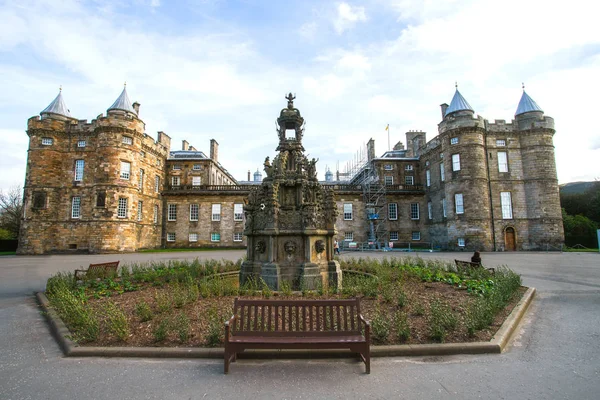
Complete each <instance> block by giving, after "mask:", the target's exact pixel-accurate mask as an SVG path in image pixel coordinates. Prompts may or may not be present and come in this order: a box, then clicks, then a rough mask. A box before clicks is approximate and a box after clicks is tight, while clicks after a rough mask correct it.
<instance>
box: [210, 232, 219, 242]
mask: <svg viewBox="0 0 600 400" xmlns="http://www.w3.org/2000/svg"><path fill="white" fill-rule="evenodd" d="M210 241H211V242H220V241H221V234H220V233H216V232H213V233H211V234H210Z"/></svg>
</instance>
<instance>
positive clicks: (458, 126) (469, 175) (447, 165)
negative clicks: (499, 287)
mask: <svg viewBox="0 0 600 400" xmlns="http://www.w3.org/2000/svg"><path fill="white" fill-rule="evenodd" d="M443 109H444V119H443V120H442V122H441V123H440V124H439V126H438V129H439V136H438V143H439V147H438V151H436V154H438V152H439V156H438V157H439V164H440V166H439V167H437V165H438V160H437V158H438V157H434V159H432V160H431V161H430V163H431V164H430V165H428V166H427V167H429V169H430V171H432V173H433V172H434V171H435V173H440V174H441V172H439V171H438V168H443V169H444V172H443V174H444V179H443V183H442V184H441V185H440V186H439V190H438V191H437V192H436V191H432V190H430V193H429V196H430V201H432V203H433V204H435V205H436V206H437V205H439V204H440V203H441V208H444V209H445V211H444V210H442V220H441V222H442V223H443V225H444V228H443V229H442V231H443V230H445V232H440V233H441V237H442V238H443V239H444V240H446V241H447V242H446V243H441V245H442V247H446V248H449V249H454V250H458V249H461V248H468V249H479V250H490V249H491V248H492V247H493V246H492V235H491V230H492V229H491V224H490V204H489V195H490V192H489V186H488V179H487V174H486V163H487V160H486V152H485V146H484V142H485V122H484V120H483V118H481V117H479V116H477V117H475V116H474V111H473V108H472V107H471V106H470V105H469V103H468V102H467V101H466V100H465V98H464V97H463V96H462V95H461V93H460V92H459V91H458V89H456V92H455V93H454V97H453V98H452V102H451V103H450V106H449V107H447V108H446V107H443ZM434 166H436V167H437V168H434ZM440 180H441V179H440ZM444 214H445V216H443V215H444ZM444 222H445V223H444ZM436 236H437V235H436Z"/></svg>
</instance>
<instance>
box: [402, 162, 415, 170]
mask: <svg viewBox="0 0 600 400" xmlns="http://www.w3.org/2000/svg"><path fill="white" fill-rule="evenodd" d="M414 169H415V168H414V166H413V165H412V164H408V165H405V166H404V170H405V171H414Z"/></svg>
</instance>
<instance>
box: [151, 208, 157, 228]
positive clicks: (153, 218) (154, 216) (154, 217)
mask: <svg viewBox="0 0 600 400" xmlns="http://www.w3.org/2000/svg"><path fill="white" fill-rule="evenodd" d="M152 221H154V223H155V224H158V204H155V205H154V215H153V216H152Z"/></svg>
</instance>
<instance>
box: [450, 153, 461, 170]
mask: <svg viewBox="0 0 600 400" xmlns="http://www.w3.org/2000/svg"><path fill="white" fill-rule="evenodd" d="M452 171H460V154H452Z"/></svg>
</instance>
